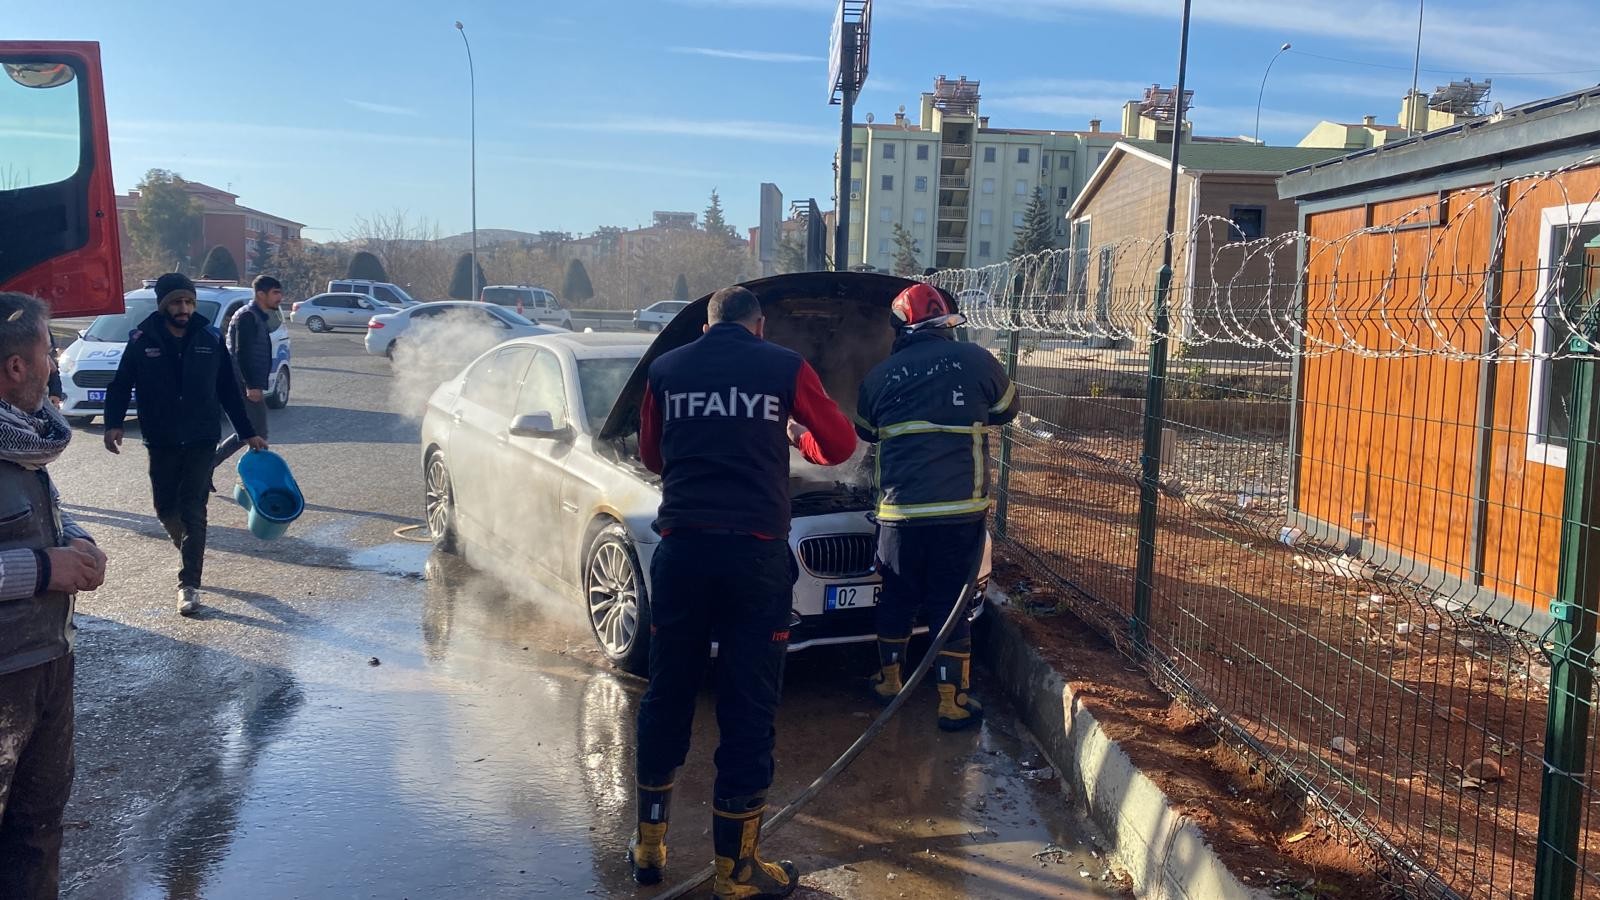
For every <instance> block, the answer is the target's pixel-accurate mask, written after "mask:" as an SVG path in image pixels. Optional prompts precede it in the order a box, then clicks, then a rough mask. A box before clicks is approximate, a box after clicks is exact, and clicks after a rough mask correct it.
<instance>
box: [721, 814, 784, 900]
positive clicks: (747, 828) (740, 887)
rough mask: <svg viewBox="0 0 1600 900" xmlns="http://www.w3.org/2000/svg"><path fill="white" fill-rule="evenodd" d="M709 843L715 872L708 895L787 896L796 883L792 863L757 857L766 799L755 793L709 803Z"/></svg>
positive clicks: (743, 899) (742, 898)
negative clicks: (772, 861) (712, 853)
mask: <svg viewBox="0 0 1600 900" xmlns="http://www.w3.org/2000/svg"><path fill="white" fill-rule="evenodd" d="M712 807H713V809H712V819H711V846H712V849H713V851H714V852H715V853H716V861H715V862H716V865H715V868H716V875H715V876H714V878H713V879H712V882H711V895H712V896H713V897H720V898H738V900H752V898H761V897H787V896H789V895H790V894H792V893H794V889H795V887H796V886H797V885H798V884H799V883H800V872H799V871H798V870H797V869H795V867H794V863H792V862H790V861H788V860H786V859H784V860H779V861H778V862H775V863H771V862H767V861H765V860H763V859H762V858H761V852H760V850H761V816H762V814H763V813H765V812H766V811H767V798H765V797H763V796H761V795H759V794H756V795H752V796H747V797H736V798H734V799H732V800H717V801H715V802H714V803H713V804H712Z"/></svg>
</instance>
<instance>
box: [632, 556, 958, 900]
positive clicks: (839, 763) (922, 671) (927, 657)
mask: <svg viewBox="0 0 1600 900" xmlns="http://www.w3.org/2000/svg"><path fill="white" fill-rule="evenodd" d="M982 566H983V554H982V553H979V554H977V562H976V563H974V564H973V567H972V571H971V572H970V573H968V575H967V580H966V583H965V584H963V585H962V586H961V593H960V594H959V595H958V596H957V597H956V602H955V605H954V606H953V607H952V608H951V609H950V615H949V616H948V617H947V618H946V619H945V620H944V626H943V627H941V628H940V629H939V633H938V634H937V635H935V636H934V639H933V643H931V644H929V645H928V652H927V653H925V654H923V656H922V661H921V662H919V663H917V667H916V668H915V669H913V670H912V672H911V677H910V678H907V679H906V680H905V684H904V685H903V686H901V688H900V693H898V694H895V695H894V699H893V700H890V701H889V705H888V706H886V707H884V710H883V712H881V713H879V714H878V718H876V719H874V720H873V722H872V724H871V725H868V726H867V730H866V731H863V732H861V736H860V737H858V738H856V741H855V743H853V744H851V745H850V747H849V748H848V749H846V750H845V751H844V753H842V754H840V756H839V758H838V759H836V760H834V762H833V765H831V766H829V767H828V768H827V769H826V770H824V771H823V773H822V774H821V775H818V776H817V778H816V780H815V781H813V782H811V784H810V786H808V787H807V788H806V789H805V790H803V791H801V792H800V794H799V796H797V797H795V798H794V799H793V800H790V801H789V804H788V805H787V806H785V807H784V808H783V809H780V810H778V811H777V812H775V813H773V814H772V815H771V816H769V817H768V818H767V820H766V821H765V822H763V823H762V824H761V834H762V836H763V837H765V836H767V835H770V834H772V833H773V832H775V831H777V830H778V829H779V828H782V827H783V826H784V825H787V824H788V823H789V820H790V819H793V818H794V817H795V816H796V815H799V813H800V810H802V809H804V808H805V807H806V806H807V805H808V804H810V803H811V801H812V800H814V799H816V796H817V795H818V794H820V793H822V791H823V789H824V788H826V787H827V786H828V785H829V784H831V783H832V782H833V780H834V779H835V778H838V777H839V775H840V774H841V773H843V772H844V770H845V769H848V768H850V764H851V763H853V762H855V761H856V757H858V756H860V755H861V751H863V750H865V749H867V745H868V744H870V743H872V741H873V739H874V738H876V737H877V736H878V735H879V734H880V733H882V731H883V729H884V728H885V727H886V726H887V725H888V724H889V720H890V719H892V718H894V715H895V713H897V712H899V711H900V707H902V706H904V705H905V704H906V700H907V699H908V698H909V697H910V696H911V692H912V691H914V690H916V688H917V685H919V684H921V683H922V679H923V677H924V676H926V675H927V674H928V670H929V669H930V668H932V667H933V661H934V658H935V657H937V656H938V655H939V651H940V650H943V649H944V645H945V642H946V641H948V640H950V634H951V632H953V631H955V630H956V622H958V621H960V619H959V618H958V617H960V616H964V615H967V612H968V599H969V598H970V597H971V596H972V592H973V591H974V590H976V588H977V582H978V572H979V571H980V570H981V569H982ZM715 871H716V870H715V869H714V868H713V867H711V866H706V867H705V868H703V869H701V870H700V871H698V872H696V873H695V874H693V875H691V876H689V877H688V878H687V879H685V880H684V881H682V882H680V883H678V884H675V885H673V886H672V887H671V888H669V889H667V890H666V891H665V892H663V893H660V894H656V895H655V897H654V898H653V900H676V898H678V897H682V896H684V895H685V894H687V893H689V892H690V891H692V890H694V889H695V888H697V887H699V886H700V885H702V884H705V883H706V882H707V881H710V880H711V876H712V875H713V874H715Z"/></svg>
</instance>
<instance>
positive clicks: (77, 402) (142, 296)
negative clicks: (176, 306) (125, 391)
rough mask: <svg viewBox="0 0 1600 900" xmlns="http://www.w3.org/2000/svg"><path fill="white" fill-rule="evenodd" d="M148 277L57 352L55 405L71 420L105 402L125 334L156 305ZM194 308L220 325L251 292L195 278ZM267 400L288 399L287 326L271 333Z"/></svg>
mask: <svg viewBox="0 0 1600 900" xmlns="http://www.w3.org/2000/svg"><path fill="white" fill-rule="evenodd" d="M154 285H155V282H154V281H146V282H145V286H144V287H143V288H141V289H139V290H136V291H129V292H128V293H127V294H125V295H123V304H124V306H125V307H126V311H125V312H123V313H121V314H118V315H108V316H99V317H96V318H95V320H94V322H92V323H90V325H89V327H88V328H85V329H84V330H83V331H80V332H79V333H78V335H79V336H78V340H76V341H73V343H72V346H70V347H68V348H67V349H66V351H65V352H63V353H62V354H61V387H62V389H63V391H64V392H65V394H66V395H67V396H66V399H65V400H63V401H62V403H61V411H62V413H64V414H65V415H66V417H67V421H68V422H70V423H72V424H73V425H88V424H89V423H91V422H93V421H94V418H95V416H98V415H100V414H101V413H102V412H104V411H105V408H106V388H108V387H110V385H111V379H112V378H113V377H115V376H116V374H117V364H118V363H119V362H121V360H122V351H123V349H124V348H126V347H127V345H128V334H129V332H131V331H133V330H134V329H135V328H138V327H139V325H140V323H142V322H143V321H144V320H145V319H146V318H148V317H149V316H150V314H151V313H153V312H155V311H156V293H155V290H154V289H153V288H154ZM195 294H196V303H195V311H196V312H198V313H199V314H200V315H202V316H205V317H206V319H207V320H209V321H210V322H211V323H212V325H213V326H214V327H216V328H217V329H219V330H220V329H222V328H223V327H224V325H226V323H227V322H228V320H229V319H231V318H232V317H233V314H234V313H235V312H237V311H238V310H239V307H241V306H243V305H244V304H246V303H249V302H250V300H251V298H252V297H254V296H255V294H254V292H252V291H251V290H250V289H249V288H245V287H239V286H237V285H231V284H220V283H214V282H196V283H195ZM266 402H267V406H268V407H270V408H272V409H282V408H284V407H285V406H288V405H289V329H288V328H287V327H280V328H278V330H277V331H274V332H273V333H272V378H271V382H270V385H269V387H268V389H267V397H266ZM137 406H138V397H135V398H134V402H133V404H132V405H130V406H129V408H128V415H129V416H130V417H132V416H136V415H138V410H137V408H136V407H137Z"/></svg>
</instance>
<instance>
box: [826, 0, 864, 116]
mask: <svg viewBox="0 0 1600 900" xmlns="http://www.w3.org/2000/svg"><path fill="white" fill-rule="evenodd" d="M846 29H849V30H848V31H846ZM871 33H872V0H839V7H838V9H836V10H835V11H834V14H833V30H832V31H831V32H829V34H828V102H830V103H838V102H840V99H839V95H841V94H842V93H844V91H845V89H846V88H848V89H849V90H850V91H851V92H852V93H854V92H856V91H859V90H861V86H862V85H863V84H865V83H866V81H867V56H868V53H867V50H868V45H869V43H870V40H869V37H870V35H871ZM847 34H849V35H851V36H853V37H854V38H855V40H854V43H855V52H854V53H853V54H851V55H850V56H851V58H849V59H846V58H845V46H844V43H845V41H844V39H845V35H847Z"/></svg>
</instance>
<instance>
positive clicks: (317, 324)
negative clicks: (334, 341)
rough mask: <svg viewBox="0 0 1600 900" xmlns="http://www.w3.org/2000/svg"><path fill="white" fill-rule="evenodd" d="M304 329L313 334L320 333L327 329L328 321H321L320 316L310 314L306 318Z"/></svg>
mask: <svg viewBox="0 0 1600 900" xmlns="http://www.w3.org/2000/svg"><path fill="white" fill-rule="evenodd" d="M306 330H307V331H310V332H311V333H313V334H322V333H323V332H324V331H327V330H328V323H327V322H324V321H322V317H321V316H312V317H311V318H309V319H307V320H306Z"/></svg>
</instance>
